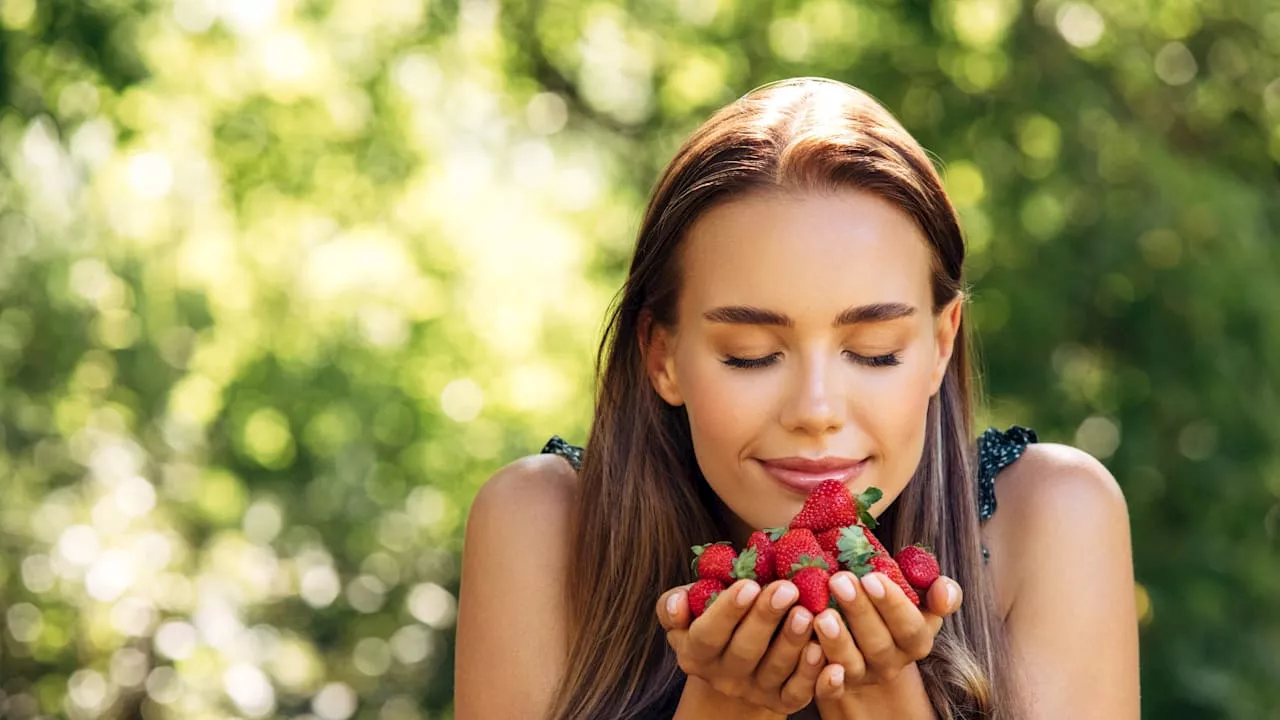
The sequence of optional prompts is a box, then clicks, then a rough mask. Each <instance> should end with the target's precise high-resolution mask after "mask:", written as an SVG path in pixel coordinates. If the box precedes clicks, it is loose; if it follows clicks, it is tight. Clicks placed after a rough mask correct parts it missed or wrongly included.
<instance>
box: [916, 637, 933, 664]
mask: <svg viewBox="0 0 1280 720" xmlns="http://www.w3.org/2000/svg"><path fill="white" fill-rule="evenodd" d="M911 649H912V651H911V659H912V660H923V659H925V658H927V657H929V654H930V653H932V652H933V638H932V637H925V638H922V639H920V640H917V641H916V642H915V643H913V644H912V646H911Z"/></svg>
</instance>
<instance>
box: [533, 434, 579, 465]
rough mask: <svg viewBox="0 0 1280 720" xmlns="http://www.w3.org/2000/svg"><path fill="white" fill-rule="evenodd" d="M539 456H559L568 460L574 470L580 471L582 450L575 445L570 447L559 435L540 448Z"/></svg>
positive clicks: (552, 437)
mask: <svg viewBox="0 0 1280 720" xmlns="http://www.w3.org/2000/svg"><path fill="white" fill-rule="evenodd" d="M541 454H550V455H559V456H560V457H562V458H564V459H565V460H568V461H569V464H570V465H572V466H573V469H574V470H581V469H582V448H580V447H578V446H577V445H570V444H569V443H567V442H565V441H564V439H563V438H561V437H560V436H559V435H552V436H551V439H550V440H548V441H547V444H546V445H543V446H542V453H541Z"/></svg>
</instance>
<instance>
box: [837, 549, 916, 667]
mask: <svg viewBox="0 0 1280 720" xmlns="http://www.w3.org/2000/svg"><path fill="white" fill-rule="evenodd" d="M837 575H845V576H848V577H849V578H850V579H852V578H853V575H852V573H844V572H842V573H837ZM877 582H879V583H880V587H879V588H878V590H879V591H880V592H881V593H883V592H884V590H883V587H884V585H885V584H889V585H892V584H893V583H890V582H888V579H887V578H885V576H884V575H882V574H880V573H870V574H868V575H864V576H863V577H862V581H861V582H860V583H858V584H857V589H856V594H855V595H854V598H853V600H852V601H845V600H842V599H841V598H840V594H841V593H840V591H839V590H838V589H836V588H837V587H838V584H837V585H836V586H834V587H833V592H835V594H836V603H837V604H838V605H839V606H840V611H841V613H842V614H843V615H844V622H845V625H846V626H847V627H848V628H849V632H850V633H851V634H852V635H853V639H854V642H856V643H857V646H858V651H859V652H861V653H862V658H863V660H864V661H865V662H866V665H867V671H868V672H877V671H881V672H882V671H883V670H882V669H888V668H891V667H892V666H893V664H894V663H895V662H896V661H897V660H898V657H897V655H898V647H897V643H895V642H894V639H893V634H892V633H890V632H889V628H888V627H887V626H886V625H885V622H884V619H883V618H882V617H881V616H880V611H879V610H878V609H877V607H876V605H877V603H876V602H875V600H874V599H873V597H872V596H873V594H874V592H875V591H877V587H876V585H875V583H877ZM893 589H895V590H897V591H898V599H899V600H900V601H901V602H904V603H907V604H908V605H910V604H911V601H910V600H907V598H906V597H905V596H903V595H902V590H900V589H898V587H897V586H896V585H895V586H894V588H893ZM913 608H914V606H913ZM845 669H846V670H848V669H849V668H845Z"/></svg>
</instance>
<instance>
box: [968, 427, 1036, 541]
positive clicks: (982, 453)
mask: <svg viewBox="0 0 1280 720" xmlns="http://www.w3.org/2000/svg"><path fill="white" fill-rule="evenodd" d="M1033 442H1037V438H1036V431H1035V430H1032V429H1030V428H1024V427H1021V426H1019V425H1014V426H1012V427H1010V428H1009V429H1008V430H1005V431H1003V432H1002V431H1000V430H997V429H996V428H988V429H987V431H986V432H984V433H982V436H981V437H979V438H978V522H983V521H985V520H986V519H987V518H989V517H991V516H992V515H994V514H995V513H996V475H997V474H998V473H999V472H1000V471H1001V470H1003V469H1005V468H1006V467H1008V466H1009V465H1012V464H1013V462H1014V461H1015V460H1017V459H1018V458H1020V457H1022V453H1023V452H1025V451H1026V449H1027V445H1030V444H1031V443H1033Z"/></svg>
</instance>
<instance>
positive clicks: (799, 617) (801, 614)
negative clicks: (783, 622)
mask: <svg viewBox="0 0 1280 720" xmlns="http://www.w3.org/2000/svg"><path fill="white" fill-rule="evenodd" d="M811 622H813V618H811V617H809V612H808V611H807V610H803V609H802V610H797V611H796V612H795V614H794V615H792V616H791V632H793V633H795V634H796V635H799V634H800V633H802V632H804V631H805V630H808V629H809V623H811Z"/></svg>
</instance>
